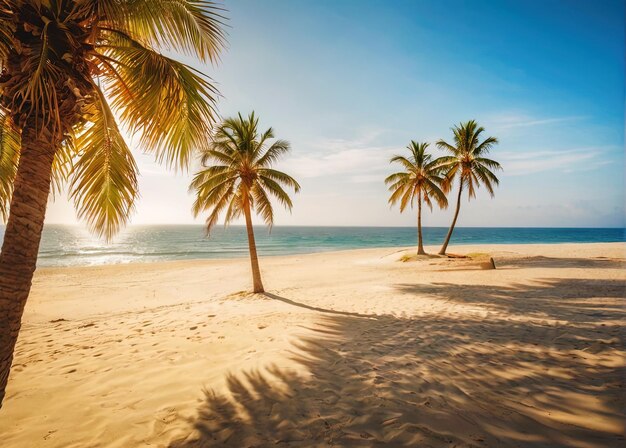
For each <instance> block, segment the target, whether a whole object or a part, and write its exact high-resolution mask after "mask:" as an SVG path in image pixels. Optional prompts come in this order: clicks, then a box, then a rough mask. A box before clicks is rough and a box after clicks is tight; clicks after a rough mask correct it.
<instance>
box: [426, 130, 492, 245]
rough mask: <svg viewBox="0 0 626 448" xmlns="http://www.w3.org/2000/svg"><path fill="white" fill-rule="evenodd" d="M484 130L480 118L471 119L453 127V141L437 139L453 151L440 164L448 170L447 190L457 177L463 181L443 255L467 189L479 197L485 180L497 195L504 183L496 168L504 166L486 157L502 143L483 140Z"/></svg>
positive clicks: (488, 138)
mask: <svg viewBox="0 0 626 448" xmlns="http://www.w3.org/2000/svg"><path fill="white" fill-rule="evenodd" d="M484 131H485V129H484V128H482V127H479V126H478V123H476V121H474V120H470V121H468V122H466V123H460V124H459V125H458V126H454V127H453V128H452V132H453V134H454V144H453V145H451V144H449V143H446V142H445V141H444V140H439V141H438V142H437V146H438V147H439V148H440V149H443V150H445V151H447V152H449V153H450V154H451V155H450V156H445V157H441V158H440V159H439V160H440V167H441V169H442V170H444V172H445V178H446V181H445V182H444V187H445V190H446V192H447V191H449V190H450V188H451V186H452V182H453V181H454V179H455V178H456V179H457V182H458V183H459V193H458V196H457V200H456V210H455V212H454V218H453V219H452V225H451V226H450V230H448V235H447V236H446V240H445V241H444V243H443V246H442V247H441V250H440V251H439V254H440V255H445V253H446V249H447V248H448V243H450V238H451V237H452V232H453V231H454V226H455V225H456V220H457V218H458V217H459V210H460V209H461V195H462V193H463V189H464V188H466V189H467V192H468V199H470V198H473V197H476V189H477V188H479V187H480V184H481V183H482V184H484V185H485V188H487V191H488V192H489V194H490V195H491V197H493V196H494V191H493V187H494V185H498V184H499V183H500V181H499V180H498V178H497V177H496V175H495V174H494V173H493V171H495V170H501V169H502V167H501V166H500V164H499V163H498V162H496V161H495V160H491V159H487V158H485V155H487V154H488V153H489V151H490V150H491V148H493V146H494V145H496V144H497V143H498V139H497V138H495V137H487V138H486V139H484V140H483V141H481V134H482V133H483V132H484Z"/></svg>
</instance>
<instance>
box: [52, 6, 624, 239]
mask: <svg viewBox="0 0 626 448" xmlns="http://www.w3.org/2000/svg"><path fill="white" fill-rule="evenodd" d="M363 5H367V7H363ZM226 7H227V9H228V10H229V12H228V13H227V15H228V17H229V18H230V20H229V26H230V27H231V28H230V30H229V37H228V41H229V47H228V48H227V49H226V50H225V51H224V52H223V55H222V61H221V63H219V64H218V65H216V66H201V65H199V64H198V63H196V62H193V61H192V60H190V59H187V61H188V62H189V63H191V64H192V65H194V66H195V67H196V68H198V69H200V70H202V71H203V72H205V73H206V74H207V75H209V76H211V77H212V78H213V79H214V80H215V81H216V82H217V83H218V87H219V89H220V92H221V93H222V95H223V98H222V99H221V101H220V102H219V104H218V107H219V111H220V113H221V115H222V116H224V117H226V116H230V115H232V114H234V113H236V112H239V111H240V112H242V113H244V114H247V113H248V112H250V111H252V110H255V111H256V112H257V113H258V114H259V116H260V125H261V127H262V128H263V129H265V128H267V127H269V126H272V127H273V128H274V129H275V132H276V136H277V137H278V138H283V139H287V140H289V141H290V142H291V144H292V148H293V150H292V153H291V154H290V155H288V156H287V157H285V158H284V159H282V160H281V161H279V163H278V164H277V167H278V168H279V169H281V170H283V171H286V172H288V173H289V174H291V175H293V176H294V177H295V178H296V179H298V181H299V182H300V183H301V185H302V192H301V193H300V194H298V195H295V196H294V197H293V199H294V209H293V213H292V214H289V213H288V212H285V211H283V210H280V209H279V208H278V207H277V208H276V219H275V222H276V225H277V226H288V225H298V226H343V227H346V226H347V227H352V226H359V227H409V226H415V225H416V222H415V221H416V217H415V214H416V212H415V211H411V210H408V211H406V212H405V213H404V214H400V213H399V211H398V209H397V208H393V209H390V208H389V206H388V204H387V198H388V192H387V189H386V187H385V185H384V183H383V180H384V178H385V177H386V176H387V175H388V174H390V173H391V172H393V171H394V167H392V166H390V165H389V163H388V160H389V158H390V156H391V155H393V154H397V153H401V152H402V151H403V150H404V148H405V146H406V145H407V144H408V143H409V141H410V140H418V141H429V142H431V143H434V142H435V141H436V140H437V139H439V138H443V139H446V140H449V139H450V138H451V133H450V130H449V129H450V127H451V126H452V125H454V124H456V123H458V122H460V121H465V120H468V119H476V120H478V122H479V123H480V124H481V125H483V126H484V127H485V128H486V133H485V134H486V135H493V136H496V137H498V138H499V139H500V144H499V145H498V146H496V148H495V149H494V150H493V151H492V153H491V157H492V158H494V159H495V160H498V161H499V162H501V164H502V165H503V167H504V171H503V172H501V173H500V174H499V177H500V180H501V185H500V187H499V188H498V189H497V190H496V196H495V198H494V199H491V198H490V197H489V195H488V194H487V192H486V191H485V190H484V189H481V190H479V192H478V198H476V199H475V200H472V201H470V202H469V203H468V202H467V200H464V201H463V204H462V207H461V213H460V216H459V221H458V226H459V227H562V228H623V227H625V222H626V221H625V211H624V203H625V197H624V168H625V165H624V101H623V99H624V59H623V55H624V22H623V17H624V4H623V2H620V1H612V0H607V1H604V2H603V3H602V7H598V5H597V4H595V3H591V2H582V1H581V2H577V1H567V2H566V1H556V0H554V1H542V2H539V1H524V2H522V1H517V2H515V1H509V2H503V3H501V4H500V7H499V8H497V10H496V9H495V8H492V7H491V6H490V3H489V2H484V1H482V2H481V1H477V2H472V4H471V5H470V4H467V3H464V2H460V1H448V2H419V3H417V2H402V1H399V2H393V3H386V2H378V1H370V2H355V1H344V2H339V3H337V2H330V1H320V2H315V3H313V2H291V1H289V2H288V1H267V2H262V3H261V2H253V1H249V0H246V1H229V2H227V3H226ZM274 24H280V26H274ZM478 24H480V26H478ZM372 29H376V30H377V32H371V30H372ZM381 29H383V30H385V32H384V33H380V32H378V30H381ZM131 143H132V142H131ZM131 146H134V145H132V144H131ZM433 149H434V145H433ZM133 152H134V154H135V155H136V157H137V160H138V164H139V169H140V172H141V177H140V195H141V197H140V199H139V201H138V203H137V210H136V213H135V214H134V215H133V218H132V221H131V225H148V224H154V225H159V224H202V222H203V220H204V217H199V218H198V219H195V220H194V219H193V217H192V215H191V211H190V209H191V203H192V201H193V198H192V196H191V195H190V194H189V193H188V192H187V187H188V184H189V179H190V174H174V173H171V172H168V171H167V170H165V169H164V168H163V167H160V166H158V165H157V164H156V163H154V161H153V160H152V158H151V157H150V156H147V155H143V154H140V152H139V151H138V150H137V149H136V148H134V149H133ZM452 202H453V201H452ZM453 208H454V207H453V206H451V207H450V208H448V210H443V211H442V210H438V209H435V210H434V211H433V212H432V213H430V212H429V211H428V210H426V213H425V215H424V218H423V223H424V225H425V226H429V227H446V226H448V225H449V224H450V221H451V216H452V213H453ZM46 222H47V223H49V224H54V223H56V224H78V221H77V220H76V218H75V212H74V210H73V207H72V205H71V204H69V203H68V201H67V199H66V198H65V197H64V195H61V197H59V198H57V201H56V202H55V203H53V204H50V205H49V208H48V213H47V220H46ZM255 222H256V223H260V220H258V219H256V220H255ZM238 224H241V222H239V223H238ZM81 225H82V224H81Z"/></svg>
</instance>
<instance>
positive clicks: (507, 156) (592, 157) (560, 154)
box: [498, 147, 609, 176]
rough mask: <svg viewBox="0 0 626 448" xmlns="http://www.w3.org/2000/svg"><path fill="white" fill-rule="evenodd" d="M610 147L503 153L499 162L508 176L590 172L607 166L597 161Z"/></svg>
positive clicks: (604, 161)
mask: <svg viewBox="0 0 626 448" xmlns="http://www.w3.org/2000/svg"><path fill="white" fill-rule="evenodd" d="M607 149H609V147H585V148H574V149H568V150H541V151H523V152H522V151H517V152H502V153H500V154H499V157H498V160H499V161H500V162H501V163H502V166H503V167H504V170H505V172H506V174H508V175H511V176H522V175H526V174H534V173H539V172H542V171H551V170H555V169H560V171H561V172H567V173H570V172H574V171H581V170H585V171H589V170H592V169H597V168H600V167H602V166H604V165H606V164H607V161H606V160H605V159H601V160H596V159H598V157H599V156H600V155H601V154H603V153H604V152H606V150H607Z"/></svg>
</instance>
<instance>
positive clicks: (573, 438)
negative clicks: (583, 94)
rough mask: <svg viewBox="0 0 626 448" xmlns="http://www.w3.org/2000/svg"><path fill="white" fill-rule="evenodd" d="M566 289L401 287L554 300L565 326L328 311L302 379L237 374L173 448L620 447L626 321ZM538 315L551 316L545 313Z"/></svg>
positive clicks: (600, 286) (590, 288)
mask: <svg viewBox="0 0 626 448" xmlns="http://www.w3.org/2000/svg"><path fill="white" fill-rule="evenodd" d="M570 283H571V280H569V279H567V280H565V279H563V280H560V281H559V280H557V279H552V280H550V281H545V282H543V283H542V284H539V285H521V284H520V285H516V287H515V288H511V289H503V288H501V289H499V290H496V291H491V290H490V289H489V288H488V287H480V288H482V290H481V289H479V287H475V289H471V287H469V288H468V287H467V286H462V287H457V286H455V285H445V284H438V285H434V286H432V287H430V288H431V289H430V290H428V289H426V290H425V289H424V288H427V287H425V286H419V285H400V286H399V288H400V289H403V290H404V291H405V292H407V291H408V292H411V293H420V294H422V293H424V291H427V292H428V293H430V294H435V295H441V296H442V297H446V296H450V297H452V300H463V299H462V297H463V296H462V294H461V293H462V291H463V290H465V291H466V292H465V293H466V294H468V295H469V297H470V298H469V299H467V300H469V301H471V303H474V302H479V303H482V304H487V305H490V304H493V303H495V302H497V301H501V300H509V301H511V302H514V301H516V300H533V301H535V302H536V303H537V306H538V307H541V303H542V300H544V301H547V300H550V301H553V300H556V299H555V298H559V300H561V303H560V304H559V307H558V308H557V309H558V312H559V313H562V316H561V317H560V318H559V319H560V321H565V322H566V323H565V324H563V325H555V324H553V323H551V322H549V321H546V320H545V319H542V318H537V317H532V316H530V317H529V316H525V317H524V318H522V316H514V317H513V318H512V319H508V318H507V319H503V318H502V317H500V318H498V317H497V316H491V317H489V316H487V317H485V312H484V311H483V312H479V313H472V314H463V315H461V314H452V313H451V314H450V315H442V314H431V315H429V314H426V315H424V316H422V317H419V318H404V317H396V316H391V315H378V316H376V318H375V319H363V318H362V317H363V316H360V315H356V316H354V315H350V314H348V313H331V312H329V311H332V310H325V311H324V313H323V314H320V316H319V320H318V329H317V330H316V331H314V332H313V334H312V335H311V336H308V337H303V338H301V339H299V340H298V341H297V342H296V343H295V344H294V349H293V351H292V353H291V355H290V356H291V360H292V361H293V362H294V363H295V365H296V366H298V368H297V369H292V370H290V369H285V368H279V367H277V366H275V365H273V366H269V367H267V368H265V369H262V370H253V371H247V372H242V373H238V374H235V373H232V374H230V375H229V376H228V378H227V384H228V393H224V394H218V393H215V392H213V391H205V397H204V401H203V403H202V404H201V405H200V407H199V409H198V414H197V417H196V418H195V419H194V420H193V421H192V422H190V424H191V428H190V430H189V433H188V435H187V436H186V437H183V438H181V439H178V440H176V441H174V442H172V443H171V444H170V447H171V448H191V447H213V446H227V447H266V446H267V447H270V446H288V447H312V446H313V447H316V446H363V447H378V446H398V447H401V446H405V447H415V446H420V447H422V446H424V447H429V446H430V447H440V446H442V447H444V446H445V447H448V446H457V447H485V446H511V447H520V446H524V447H533V448H538V447H548V446H550V447H569V446H588V447H597V448H599V447H606V446H620V445H621V444H622V443H624V436H623V427H622V422H623V421H624V410H623V409H624V402H625V400H624V393H623V391H624V389H623V378H624V374H625V373H626V370H625V369H624V367H623V362H622V363H616V359H619V357H620V356H623V340H622V339H621V337H622V330H621V327H620V325H619V323H620V322H619V320H620V318H622V317H623V311H619V310H616V309H614V308H611V307H610V306H608V305H604V304H603V303H604V302H603V301H602V300H598V299H595V297H617V295H618V293H619V292H620V290H618V285H617V284H611V282H596V281H594V280H593V279H579V283H577V284H575V285H574V286H580V288H576V291H577V292H575V293H573V292H571V290H572V287H571V286H572V285H571V284H570ZM457 288H458V289H457ZM490 291H491V292H490ZM620 297H621V296H620ZM283 301H287V302H286V303H290V302H293V301H289V299H283ZM535 302H533V303H535ZM292 304H294V306H304V307H305V308H308V309H316V307H309V306H307V305H306V304H302V303H298V302H294V303H292ZM507 306H508V307H510V308H511V309H513V310H515V306H514V305H511V304H508V305H507ZM541 311H542V312H543V313H544V314H546V315H550V314H552V313H551V312H549V311H548V304H547V303H546V304H545V305H544V308H543V309H542V310H541ZM580 312H583V313H586V314H585V317H584V319H580V320H573V319H572V320H569V317H573V315H574V314H576V313H580ZM487 313H488V311H487ZM500 316H501V315H500ZM620 354H621V355H620ZM622 360H623V358H622Z"/></svg>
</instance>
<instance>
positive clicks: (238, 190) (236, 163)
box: [189, 112, 300, 293]
mask: <svg viewBox="0 0 626 448" xmlns="http://www.w3.org/2000/svg"><path fill="white" fill-rule="evenodd" d="M258 122H259V121H258V118H256V117H255V115H254V112H252V113H251V114H250V115H249V116H248V118H243V117H242V116H241V114H238V115H237V117H233V118H228V119H226V120H224V122H223V123H222V124H220V125H219V126H218V127H217V130H216V132H215V133H214V134H213V136H212V138H211V141H210V142H209V145H208V146H209V147H208V149H206V150H205V151H204V153H203V155H202V165H203V166H204V169H202V170H201V171H199V172H198V173H197V174H196V175H195V176H194V178H193V181H192V183H191V186H190V187H189V190H190V191H195V193H196V200H195V202H194V204H193V213H194V215H195V216H198V215H199V214H200V213H202V212H203V211H208V210H210V213H209V216H208V218H207V220H206V225H207V232H210V231H211V229H212V228H213V226H215V224H216V223H217V221H218V219H219V216H220V214H221V213H222V212H223V211H225V212H226V214H225V217H224V221H225V224H228V223H229V222H231V221H232V220H234V219H237V218H238V217H240V216H241V215H242V214H243V215H244V217H245V219H246V230H247V232H248V247H249V249H250V264H251V265H252V281H253V291H254V292H256V293H258V292H264V289H263V282H262V281H261V271H260V270H259V260H258V257H257V252H256V243H255V240H254V228H253V227H252V211H253V210H254V211H256V212H257V213H258V214H259V215H260V216H261V217H262V218H263V220H264V221H265V223H266V224H267V225H268V226H270V227H271V226H272V224H273V223H274V209H273V208H272V203H271V202H270V196H273V197H274V198H276V199H277V200H278V202H279V203H280V204H281V205H283V206H284V207H285V208H287V209H289V210H291V208H292V207H293V204H292V202H291V198H290V197H289V195H288V194H287V192H285V190H284V189H283V186H287V187H290V188H293V189H294V191H295V192H296V193H297V192H298V191H300V185H299V184H298V182H296V181H295V179H293V178H292V177H291V176H289V175H287V174H285V173H283V172H281V171H277V170H275V169H272V164H273V163H274V162H276V161H277V160H278V158H279V157H280V156H281V155H283V154H285V153H287V152H289V150H290V146H289V142H287V141H285V140H275V141H274V142H273V143H272V144H270V143H269V140H270V139H272V138H274V131H273V130H272V128H269V129H268V130H267V131H265V132H264V133H263V134H259V131H258ZM213 163H217V164H216V165H214V164H213Z"/></svg>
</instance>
